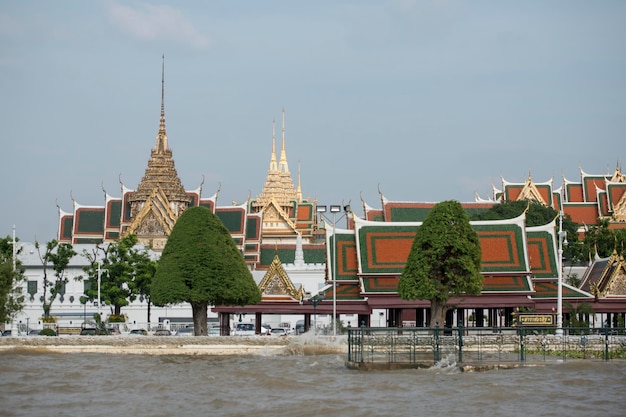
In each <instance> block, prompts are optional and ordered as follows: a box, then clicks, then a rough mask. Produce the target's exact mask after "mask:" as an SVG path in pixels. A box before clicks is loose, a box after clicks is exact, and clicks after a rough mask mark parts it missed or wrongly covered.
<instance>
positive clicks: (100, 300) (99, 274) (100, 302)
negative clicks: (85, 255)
mask: <svg viewBox="0 0 626 417" xmlns="http://www.w3.org/2000/svg"><path fill="white" fill-rule="evenodd" d="M101 279H102V268H100V261H98V316H99V317H100V320H102V315H101V313H100V306H101V305H102V299H101V298H100V285H101V284H100V281H101Z"/></svg>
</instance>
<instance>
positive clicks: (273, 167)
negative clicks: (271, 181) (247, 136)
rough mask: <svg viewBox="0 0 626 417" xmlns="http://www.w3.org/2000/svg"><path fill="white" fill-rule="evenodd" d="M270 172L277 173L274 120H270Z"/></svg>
mask: <svg viewBox="0 0 626 417" xmlns="http://www.w3.org/2000/svg"><path fill="white" fill-rule="evenodd" d="M270 171H278V166H277V165H276V119H272V157H271V159H270Z"/></svg>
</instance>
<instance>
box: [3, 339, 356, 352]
mask: <svg viewBox="0 0 626 417" xmlns="http://www.w3.org/2000/svg"><path fill="white" fill-rule="evenodd" d="M16 350H17V351H24V352H33V353H36V352H58V353H87V352H97V353H109V354H141V355H249V354H258V355H281V354H286V355H294V354H296V355H297V354H304V355H310V354H325V353H343V352H346V350H347V348H346V345H345V344H344V343H343V342H341V341H336V340H334V341H328V340H325V339H310V338H304V337H261V336H254V337H234V336H231V337H207V336H205V337H179V336H169V337H159V336H135V337H133V336H60V337H59V336H57V337H46V336H36V337H2V338H0V352H3V351H4V352H6V351H16Z"/></svg>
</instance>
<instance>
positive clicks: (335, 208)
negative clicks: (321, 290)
mask: <svg viewBox="0 0 626 417" xmlns="http://www.w3.org/2000/svg"><path fill="white" fill-rule="evenodd" d="M316 210H317V212H318V213H319V215H320V216H322V217H323V218H324V219H325V220H326V221H328V219H327V218H326V216H324V213H326V206H317V208H316ZM341 211H342V207H341V206H340V205H336V204H332V205H331V206H330V212H331V213H332V214H333V251H332V255H333V256H332V263H331V268H330V273H331V280H332V283H333V336H337V235H336V234H335V225H336V224H337V220H341V219H342V218H343V217H344V216H346V215H347V214H348V211H350V206H349V205H346V206H343V212H344V214H342V215H341V216H340V217H339V219H337V213H341Z"/></svg>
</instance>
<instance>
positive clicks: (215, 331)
mask: <svg viewBox="0 0 626 417" xmlns="http://www.w3.org/2000/svg"><path fill="white" fill-rule="evenodd" d="M220 334H221V332H220V328H219V327H209V331H208V335H209V336H219V335H220Z"/></svg>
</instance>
